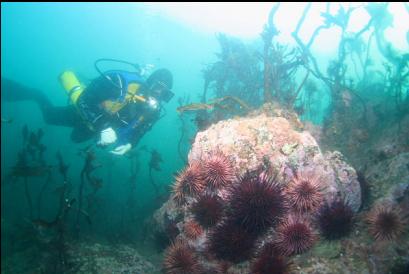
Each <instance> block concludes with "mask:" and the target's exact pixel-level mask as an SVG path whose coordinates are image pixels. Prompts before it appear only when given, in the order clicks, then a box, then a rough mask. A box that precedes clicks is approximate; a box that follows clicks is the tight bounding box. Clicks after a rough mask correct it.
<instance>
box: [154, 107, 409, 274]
mask: <svg viewBox="0 0 409 274" xmlns="http://www.w3.org/2000/svg"><path fill="white" fill-rule="evenodd" d="M303 128H304V127H303V124H302V123H301V122H300V121H299V120H298V118H297V116H296V114H294V113H292V112H290V111H287V110H285V109H281V108H280V107H279V106H277V105H271V104H268V105H265V106H263V108H261V109H260V110H257V111H255V112H253V113H251V114H250V115H248V116H247V117H242V118H235V119H229V120H224V121H220V122H218V123H217V124H214V125H212V126H210V127H209V128H208V129H206V130H204V131H201V132H199V133H198V134H197V135H196V138H195V141H194V143H193V145H192V148H191V150H190V152H189V157H188V158H189V163H188V165H187V166H186V168H185V169H184V170H182V171H180V172H179V174H178V175H177V176H176V178H175V183H174V187H173V196H172V197H171V199H169V200H168V201H167V202H166V203H165V204H164V205H163V207H162V208H161V209H159V210H158V211H157V212H156V214H155V215H154V217H153V218H152V220H151V221H150V225H151V227H155V231H153V233H152V235H166V238H167V239H168V240H170V241H169V243H170V247H168V249H166V252H165V254H164V256H165V259H164V263H163V269H164V272H165V273H184V272H183V271H186V269H187V270H188V271H190V272H189V273H203V272H204V273H249V272H251V273H270V272H268V269H271V268H275V269H281V270H280V271H281V272H278V273H387V272H388V271H389V272H390V271H399V270H400V269H405V267H407V260H408V256H409V255H408V250H409V242H408V235H407V234H408V233H407V230H408V219H407V210H408V207H407V203H408V195H409V188H408V183H402V184H396V185H395V186H394V187H390V188H387V189H385V192H383V195H377V197H373V200H374V204H375V205H376V208H375V206H374V207H373V208H372V210H368V211H365V210H363V209H362V206H361V203H362V199H361V188H362V189H363V190H364V191H366V189H365V188H363V185H364V183H363V182H362V181H365V180H364V179H365V178H360V180H359V181H358V176H357V174H356V172H355V169H354V168H353V167H351V166H350V165H349V164H348V163H347V162H346V161H345V159H344V157H343V155H342V154H341V153H340V152H338V151H326V152H323V151H322V150H321V149H320V147H319V145H318V144H317V142H316V140H315V139H314V137H312V135H311V134H310V133H309V132H308V131H306V130H303ZM400 157H405V155H401V156H400ZM398 162H399V163H400V164H399V165H395V166H397V167H399V166H401V165H402V161H398ZM403 162H404V161H403ZM381 170H384V169H381V168H380V169H378V171H379V172H381ZM398 170H399V172H400V173H402V171H401V169H398ZM389 171H391V172H392V171H393V170H389ZM373 172H374V173H375V171H373ZM367 174H368V176H370V175H369V174H370V173H367ZM388 174H390V172H388V171H386V170H384V173H383V176H381V175H377V176H376V177H377V178H384V176H388ZM374 176H375V175H374ZM376 193H380V192H379V191H377V192H376ZM207 209H208V210H207ZM209 220H210V221H209ZM385 220H389V221H385ZM398 239H399V240H400V241H401V242H399V243H400V244H399V245H398V244H397V240H398ZM266 250H267V251H266ZM182 251H183V252H182ZM192 253H193V254H194V256H193V255H190V256H184V255H183V254H192ZM182 261H183V262H184V264H183V263H181V262H182ZM402 273H404V272H402Z"/></svg>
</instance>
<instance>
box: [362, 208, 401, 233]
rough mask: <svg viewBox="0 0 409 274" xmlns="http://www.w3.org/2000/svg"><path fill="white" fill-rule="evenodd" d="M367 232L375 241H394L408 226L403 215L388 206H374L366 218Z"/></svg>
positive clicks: (396, 209)
mask: <svg viewBox="0 0 409 274" xmlns="http://www.w3.org/2000/svg"><path fill="white" fill-rule="evenodd" d="M367 222H368V223H369V232H370V234H371V235H372V236H373V237H374V238H375V239H376V240H395V239H397V238H398V237H399V236H400V235H401V234H402V233H403V232H404V230H405V226H407V224H408V220H407V217H406V216H405V214H404V213H403V212H402V211H401V210H400V209H399V208H398V207H396V206H392V205H390V204H378V205H376V206H375V207H374V208H373V209H372V210H371V211H370V212H369V213H368V216H367Z"/></svg>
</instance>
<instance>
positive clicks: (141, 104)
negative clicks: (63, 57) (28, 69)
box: [1, 59, 174, 155]
mask: <svg viewBox="0 0 409 274" xmlns="http://www.w3.org/2000/svg"><path fill="white" fill-rule="evenodd" d="M102 61H110V62H120V63H125V64H128V65H132V66H133V67H134V68H135V69H136V72H129V71H125V70H109V71H106V72H102V71H101V70H100V68H99V63H100V62H102ZM95 68H96V69H97V71H98V72H99V74H100V76H99V77H97V78H96V79H94V80H93V81H92V82H91V83H90V84H89V85H88V86H86V87H84V86H83V85H82V84H81V83H80V82H79V81H78V79H77V77H76V76H75V74H74V73H73V72H72V71H65V72H63V73H62V74H61V75H60V81H61V83H62V85H63V87H64V89H65V90H66V91H67V93H68V97H69V101H70V104H69V105H67V106H63V107H59V106H53V104H52V103H51V102H50V100H49V99H48V98H47V97H46V96H45V94H44V93H43V92H42V91H41V90H38V89H33V88H29V87H26V86H23V85H21V84H19V83H17V82H15V81H13V80H10V79H7V78H4V77H2V78H1V98H2V100H5V101H21V100H34V101H35V102H37V103H38V105H39V107H40V109H41V112H42V114H43V118H44V121H45V122H46V123H47V124H51V125H57V126H66V127H71V128H73V130H72V132H71V140H72V141H73V142H75V143H80V142H84V141H87V140H90V139H91V138H93V137H94V138H95V137H96V138H97V145H98V146H101V147H106V146H108V145H113V146H114V149H113V150H111V151H110V152H111V153H112V154H116V155H123V154H125V153H126V152H128V151H129V150H130V149H131V148H132V147H134V146H135V145H136V144H137V143H138V142H139V140H140V139H141V138H142V136H143V135H144V134H145V133H146V132H147V131H149V130H150V129H151V128H152V126H153V125H154V124H155V122H157V121H158V120H159V119H160V118H161V117H162V116H161V111H162V110H163V107H162V103H163V102H169V101H170V99H172V97H173V96H174V94H173V93H172V91H171V89H172V85H173V76H172V73H171V72H170V71H169V70H167V69H158V70H156V71H154V72H153V73H152V74H151V75H150V76H149V77H148V78H147V79H146V80H145V78H144V77H143V70H142V69H140V68H139V66H138V65H136V64H133V63H129V62H126V61H120V60H115V59H99V60H97V61H96V62H95Z"/></svg>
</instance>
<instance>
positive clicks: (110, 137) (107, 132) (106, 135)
mask: <svg viewBox="0 0 409 274" xmlns="http://www.w3.org/2000/svg"><path fill="white" fill-rule="evenodd" d="M116 139H117V137H116V133H115V131H114V130H113V129H112V127H109V128H106V129H104V130H102V131H101V138H100V140H99V141H98V145H100V146H106V145H109V144H112V143H114V142H115V141H116Z"/></svg>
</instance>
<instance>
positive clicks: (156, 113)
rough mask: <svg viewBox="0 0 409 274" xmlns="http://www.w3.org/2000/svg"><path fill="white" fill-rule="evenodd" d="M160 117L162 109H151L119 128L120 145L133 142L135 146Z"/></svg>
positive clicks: (132, 144)
mask: <svg viewBox="0 0 409 274" xmlns="http://www.w3.org/2000/svg"><path fill="white" fill-rule="evenodd" d="M159 118H160V110H151V111H148V112H146V113H145V115H141V116H139V117H137V118H135V120H134V121H133V122H131V123H129V124H128V125H126V126H124V127H122V128H120V129H118V130H117V133H118V141H117V144H118V146H120V145H124V144H131V146H132V147H135V146H136V145H137V144H138V142H139V141H140V139H141V138H142V137H143V136H144V135H145V134H146V132H148V131H149V130H150V129H151V128H152V126H153V125H154V124H155V123H156V121H157V120H159Z"/></svg>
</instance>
